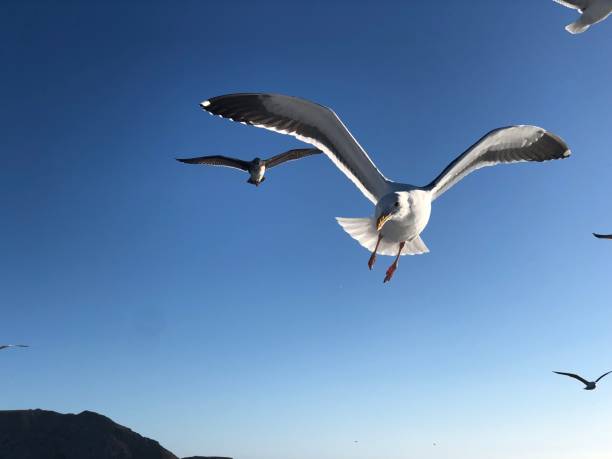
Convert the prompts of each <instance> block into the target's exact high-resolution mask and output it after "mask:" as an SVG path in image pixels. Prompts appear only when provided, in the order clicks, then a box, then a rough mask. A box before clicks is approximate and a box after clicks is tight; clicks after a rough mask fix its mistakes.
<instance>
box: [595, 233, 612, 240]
mask: <svg viewBox="0 0 612 459" xmlns="http://www.w3.org/2000/svg"><path fill="white" fill-rule="evenodd" d="M593 236H595V237H596V238H597V239H612V234H598V233H593Z"/></svg>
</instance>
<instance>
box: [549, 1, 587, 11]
mask: <svg viewBox="0 0 612 459" xmlns="http://www.w3.org/2000/svg"><path fill="white" fill-rule="evenodd" d="M554 1H555V2H557V3H558V4H559V5H563V6H566V7H568V8H571V9H573V10H579V11H580V12H581V13H582V10H584V9H586V7H587V6H589V0H554Z"/></svg>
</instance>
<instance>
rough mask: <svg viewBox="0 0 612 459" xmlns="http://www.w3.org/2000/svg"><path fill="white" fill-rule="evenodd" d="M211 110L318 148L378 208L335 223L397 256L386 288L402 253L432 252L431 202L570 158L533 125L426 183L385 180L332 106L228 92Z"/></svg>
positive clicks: (494, 137) (511, 131)
mask: <svg viewBox="0 0 612 459" xmlns="http://www.w3.org/2000/svg"><path fill="white" fill-rule="evenodd" d="M200 105H201V107H202V108H203V109H204V110H206V111H207V112H209V113H211V114H213V115H218V116H221V117H223V118H229V119H231V120H232V121H237V122H241V123H243V124H248V125H252V126H256V127H260V128H264V129H268V130H271V131H276V132H279V133H281V134H287V135H291V136H293V137H295V138H297V139H299V140H302V141H303V142H306V143H308V144H311V145H313V146H314V147H316V148H318V149H320V150H322V151H323V153H325V155H327V156H328V157H329V159H331V161H332V162H333V163H334V164H335V165H336V166H337V167H338V169H340V170H341V171H342V172H343V173H344V174H345V175H346V177H347V178H348V179H350V180H351V181H352V182H353V183H354V184H355V185H356V186H357V188H358V189H359V190H360V191H361V192H362V193H363V194H364V195H365V197H366V198H368V199H369V200H370V201H371V202H372V203H373V204H374V205H375V209H374V216H373V217H369V218H337V219H336V220H337V221H338V223H339V224H340V226H342V228H343V229H344V230H345V231H346V232H347V233H348V234H349V235H350V236H351V237H353V238H354V239H356V240H357V241H358V242H359V243H360V244H361V245H362V246H363V247H365V248H366V249H368V250H369V251H371V256H370V259H369V260H368V267H369V268H370V269H372V267H373V265H374V262H375V261H376V255H377V254H381V255H391V256H393V255H394V256H395V260H394V261H393V263H392V264H391V266H389V268H388V269H387V272H386V275H385V278H384V282H388V281H390V280H391V278H392V277H393V274H394V272H395V270H396V269H397V266H398V262H399V258H400V256H401V255H416V254H422V253H426V252H428V251H429V249H428V248H427V246H426V245H425V243H424V242H423V241H422V239H421V237H420V236H419V234H420V233H421V231H423V229H424V228H425V226H426V225H427V222H428V221H429V216H430V213H431V203H432V202H433V201H434V200H436V199H437V198H439V197H440V196H441V195H442V194H443V193H444V192H445V191H447V190H448V189H450V188H451V187H452V186H453V185H455V184H456V183H457V182H459V180H461V179H462V178H463V177H465V176H466V175H468V174H469V173H471V172H473V171H475V170H476V169H480V168H481V167H485V166H492V165H495V164H501V163H514V162H521V161H547V160H551V159H562V158H567V157H568V156H569V155H570V150H569V149H568V147H567V145H566V144H565V142H563V140H561V139H560V138H559V137H557V136H556V135H554V134H551V133H550V132H547V131H545V130H544V129H542V128H539V127H536V126H510V127H505V128H501V129H495V130H493V131H491V132H489V133H488V134H486V135H485V136H484V137H482V138H481V139H480V140H479V141H478V142H476V143H475V144H474V145H472V146H471V147H470V148H468V149H467V150H466V151H465V153H463V154H461V155H460V156H459V157H457V158H456V159H455V160H454V161H453V162H451V163H450V164H449V165H448V166H447V167H446V169H444V170H443V171H442V173H441V174H440V175H438V177H436V178H435V179H434V180H433V181H432V182H431V183H430V184H429V185H426V186H415V185H408V184H404V183H398V182H393V181H391V180H389V179H387V178H386V177H385V176H384V175H383V174H382V173H381V172H380V171H379V170H378V168H377V167H376V165H375V164H374V163H373V162H372V160H371V159H370V158H369V156H368V154H367V153H366V152H365V150H364V149H363V148H362V147H361V145H359V143H357V140H355V138H354V137H353V136H352V135H351V133H350V132H349V131H348V129H347V128H346V126H345V125H344V124H343V123H342V121H341V120H340V118H339V117H338V116H337V115H336V114H335V113H334V112H333V111H332V110H331V109H329V108H327V107H324V106H322V105H318V104H316V103H313V102H309V101H307V100H304V99H300V98H297V97H292V96H285V95H280V94H229V95H224V96H218V97H213V98H212V99H208V100H205V101H204V102H202V103H201V104H200Z"/></svg>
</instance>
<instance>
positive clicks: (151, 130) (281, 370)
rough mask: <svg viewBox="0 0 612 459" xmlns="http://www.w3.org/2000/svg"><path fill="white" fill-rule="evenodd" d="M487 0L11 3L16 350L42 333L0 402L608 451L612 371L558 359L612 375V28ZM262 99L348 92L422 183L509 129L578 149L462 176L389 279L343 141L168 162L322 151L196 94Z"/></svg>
mask: <svg viewBox="0 0 612 459" xmlns="http://www.w3.org/2000/svg"><path fill="white" fill-rule="evenodd" d="M467 3H469V8H466V7H465V5H466V2H451V1H447V2H401V3H400V2H396V3H395V2H384V1H378V2H375V3H372V4H370V5H361V4H360V3H359V2H329V1H315V2H306V3H304V2H286V1H285V2H277V3H275V2H246V1H237V2H236V1H233V2H212V1H210V2H206V1H198V2H196V1H183V2H170V1H168V2H103V3H102V2H99V3H98V4H93V3H92V2H82V3H79V2H61V1H54V2H40V3H36V2H24V1H8V2H7V1H4V2H2V5H1V6H0V9H1V11H0V13H1V14H0V41H1V43H2V44H1V45H0V50H1V51H0V53H1V54H0V57H1V60H2V71H1V73H0V80H1V83H2V84H1V85H0V90H1V91H2V93H1V97H2V110H0V117H1V125H2V126H3V127H4V129H3V131H2V135H1V136H0V154H1V155H2V167H1V168H0V211H1V216H2V220H1V222H2V223H1V225H0V253H1V254H2V256H1V258H0V260H1V261H0V283H1V285H0V313H1V314H2V321H1V322H0V342H24V343H28V344H31V345H32V348H31V349H28V350H23V351H22V350H14V351H3V352H2V353H1V354H0V367H1V374H2V383H1V386H2V390H1V393H2V395H1V396H0V398H1V400H2V408H4V409H23V408H45V409H52V410H57V411H61V412H80V411H82V410H85V409H89V410H94V411H98V412H100V413H103V414H105V415H107V416H109V417H111V418H112V419H114V420H115V421H117V422H119V423H121V424H124V425H127V426H129V427H130V428H132V429H134V430H136V431H137V432H139V433H141V434H143V435H145V436H149V437H152V438H155V439H157V440H158V441H160V442H161V443H162V445H164V446H165V447H166V448H168V449H170V450H172V451H173V452H175V453H176V454H178V455H182V456H186V455H192V454H204V455H212V454H218V455H228V456H233V457H235V458H236V459H312V458H317V459H380V458H382V457H384V458H385V459H410V458H412V459H448V458H458V459H516V458H517V457H520V458H521V459H576V458H577V457H580V459H603V458H609V457H610V451H611V450H612V437H611V436H610V430H611V429H612V421H611V420H610V419H611V418H610V413H611V412H612V380H611V381H605V380H604V382H603V383H602V385H601V387H600V388H599V390H598V391H595V392H592V393H589V392H584V391H582V390H581V386H580V384H579V383H577V382H575V381H572V380H569V379H567V378H563V377H561V376H557V375H554V374H552V373H551V370H566V371H577V372H581V373H582V374H584V375H585V376H587V377H596V376H598V375H599V374H601V373H603V372H604V371H606V370H610V369H612V354H611V352H610V349H611V348H612V334H611V333H610V330H611V325H612V308H610V293H611V288H612V286H611V283H610V269H609V268H610V260H612V244H609V243H607V242H606V241H599V240H595V239H594V238H593V237H592V236H591V232H592V231H602V232H606V231H610V232H612V213H611V211H612V205H611V204H610V200H609V197H610V196H611V193H612V182H611V181H610V170H611V169H612V138H611V137H610V121H611V119H610V118H611V115H610V107H612V89H611V86H610V76H611V75H612V59H610V56H611V55H612V21H608V22H607V23H602V24H599V25H597V26H595V27H593V28H592V29H591V30H590V31H589V32H588V33H586V34H584V35H582V36H577V37H573V36H570V35H569V34H568V33H566V32H565V31H564V30H563V27H564V26H565V25H566V24H567V23H569V22H571V21H572V20H574V18H575V17H576V13H575V12H572V11H571V10H569V9H566V8H563V7H561V6H560V5H557V4H555V3H553V2H552V1H548V0H539V1H533V0H515V1H501V0H500V1H490V0H479V1H472V2H467ZM244 91H258V92H259V91H270V92H280V93H286V94H291V95H297V96H301V97H305V98H308V99H311V100H314V101H316V102H319V103H322V104H325V105H328V106H330V107H333V108H334V110H335V111H336V112H337V113H338V114H339V115H340V116H341V118H342V119H343V121H344V122H345V123H346V124H347V126H348V127H349V128H350V129H351V131H352V133H353V134H354V135H355V137H356V138H357V139H358V140H359V142H360V143H361V144H362V145H363V146H364V148H366V150H367V151H368V152H369V153H370V155H371V157H372V158H373V160H374V161H375V162H376V164H377V165H378V166H379V167H380V168H381V170H382V171H383V172H384V173H385V174H386V175H387V176H388V177H390V178H391V179H395V180H400V181H406V182H409V183H414V184H426V183H428V182H429V181H430V180H431V179H432V178H433V177H434V176H436V175H437V174H438V173H439V172H440V171H441V170H442V168H444V167H445V166H446V165H447V164H448V163H449V162H450V161H451V160H452V159H454V157H455V156H456V155H458V154H459V153H461V152H462V151H463V150H464V149H465V148H466V147H468V146H469V145H471V144H472V143H473V142H474V141H475V140H477V139H478V138H479V137H480V136H481V135H483V134H484V133H485V132H487V131H489V130H491V129H493V128H496V127H500V126H505V125H509V124H520V123H525V124H537V125H540V126H543V127H545V128H546V129H549V130H551V131H553V132H554V133H556V134H558V135H560V136H561V137H563V138H564V139H565V140H566V141H567V143H568V144H569V145H570V147H571V148H572V151H573V156H572V157H571V158H570V159H569V160H566V161H557V162H553V163H546V164H520V165H513V166H503V167H501V166H500V167H496V168H489V169H484V170H482V171H478V172H477V173H475V174H473V175H470V176H469V177H468V178H467V179H465V180H464V181H462V182H461V184H460V185H458V186H456V187H455V188H453V189H452V191H450V192H449V193H447V194H445V195H444V197H443V198H442V199H440V200H439V201H436V202H435V204H434V206H433V210H432V216H431V220H430V222H429V226H428V227H427V228H426V229H425V231H424V232H423V234H422V237H423V240H424V241H425V242H426V244H427V245H428V246H429V248H430V250H431V253H429V254H427V255H421V256H416V257H404V258H402V261H401V263H400V269H399V270H398V272H397V273H396V275H395V278H394V279H393V281H392V282H391V283H390V284H387V285H383V283H382V279H383V277H384V271H385V269H386V267H387V265H388V264H389V263H390V262H391V259H390V258H388V257H380V258H379V260H378V264H377V266H376V268H375V270H374V271H373V272H369V271H368V269H367V266H366V263H367V259H368V256H369V255H368V253H367V252H366V251H365V250H364V249H363V248H361V247H359V245H358V244H357V243H356V242H355V241H354V240H352V239H351V238H350V237H349V236H348V235H346V234H345V233H344V232H343V231H342V229H341V228H340V227H339V226H338V225H337V224H336V222H335V220H334V217H336V216H347V217H361V216H368V215H370V214H372V212H373V209H372V206H371V204H370V203H369V202H368V201H367V200H366V199H365V198H364V197H363V196H362V195H361V194H360V193H359V192H358V191H357V189H356V188H355V187H354V186H353V185H352V184H351V183H350V182H349V181H348V180H347V179H346V178H345V177H344V176H343V175H342V174H341V173H340V172H339V171H338V170H337V169H336V168H335V167H333V165H332V164H331V162H330V161H329V160H328V159H327V158H325V157H322V156H321V157H314V158H308V159H305V160H303V161H301V162H297V163H291V164H290V165H287V166H286V167H282V168H279V169H276V170H273V171H271V173H269V175H268V180H267V181H266V182H265V183H264V184H263V185H262V186H261V187H259V188H258V189H256V188H254V187H252V186H250V185H247V184H245V181H246V179H247V176H246V175H245V174H240V173H238V172H237V171H233V170H229V169H227V170H221V169H210V168H204V167H195V166H187V165H184V164H179V163H177V162H175V161H174V158H175V157H177V156H188V155H194V156H196V155H204V154H229V155H236V156H240V157H244V158H251V157H253V156H256V155H259V156H268V155H272V154H276V153H278V152H280V151H283V150H284V149H288V148H294V147H299V146H301V145H303V144H301V143H300V142H298V141H297V140H295V139H293V138H291V137H287V136H281V135H277V134H274V133H271V132H266V131H264V130H259V129H254V128H250V127H245V126H240V125H237V124H234V123H230V122H228V121H226V120H221V119H219V118H213V117H210V116H208V115H207V114H205V113H203V112H202V111H201V109H200V108H199V106H198V104H199V102H201V101H202V100H204V99H206V98H209V97H212V96H215V95H220V94H225V93H230V92H244ZM606 382H607V383H608V384H606ZM355 440H358V443H355V442H354V441H355ZM434 443H436V445H437V446H433V444H434Z"/></svg>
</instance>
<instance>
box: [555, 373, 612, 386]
mask: <svg viewBox="0 0 612 459" xmlns="http://www.w3.org/2000/svg"><path fill="white" fill-rule="evenodd" d="M553 373H557V374H558V375H563V376H569V377H570V378H574V379H577V380H578V381H580V382H581V383H582V384H584V385H585V386H586V387H584V388H583V389H584V390H593V389H595V388H596V387H597V383H598V382H599V381H600V380H601V379H603V378H604V377H605V376H607V375H609V374H610V373H612V371H608V372H607V373H604V374H603V375H601V376H600V377H599V378H597V379H596V380H595V381H587V380H586V379H584V378H583V377H582V376H578V375H575V374H574V373H563V372H561V371H553Z"/></svg>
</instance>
